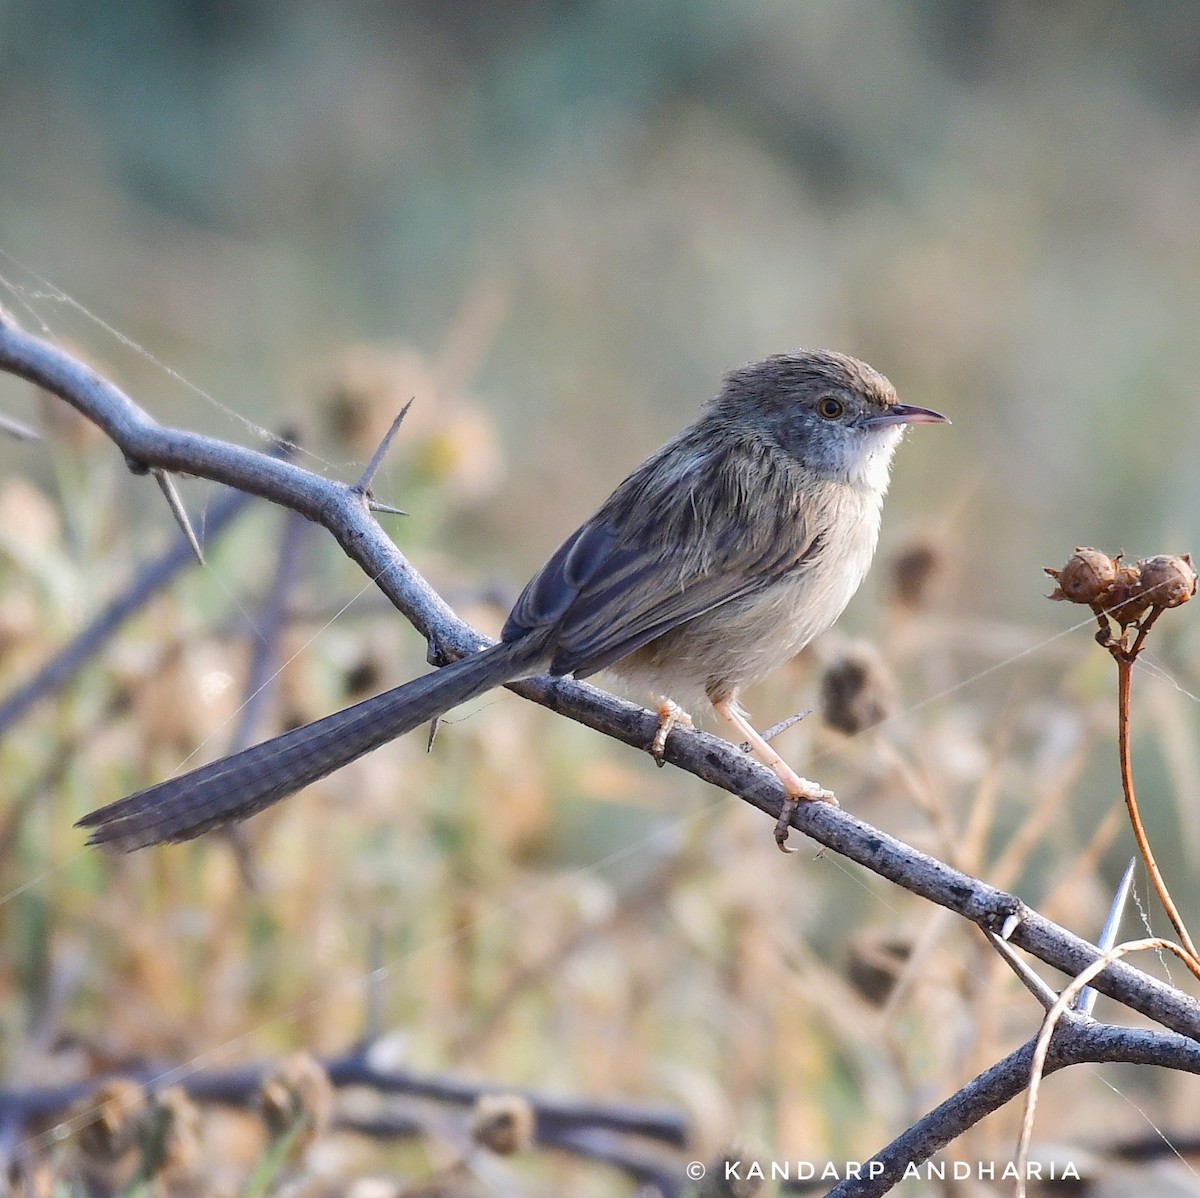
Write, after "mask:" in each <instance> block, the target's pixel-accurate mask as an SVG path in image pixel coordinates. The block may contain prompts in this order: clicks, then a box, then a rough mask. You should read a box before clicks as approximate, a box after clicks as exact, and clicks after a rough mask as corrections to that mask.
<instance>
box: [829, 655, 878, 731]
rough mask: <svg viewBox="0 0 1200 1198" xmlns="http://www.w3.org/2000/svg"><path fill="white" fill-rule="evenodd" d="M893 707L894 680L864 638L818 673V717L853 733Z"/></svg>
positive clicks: (839, 728) (871, 724)
mask: <svg viewBox="0 0 1200 1198" xmlns="http://www.w3.org/2000/svg"><path fill="white" fill-rule="evenodd" d="M895 710H896V683H895V680H894V679H893V677H892V672H891V670H890V669H888V666H887V663H886V662H885V661H884V660H883V658H882V657H880V655H879V652H878V650H877V649H876V648H875V647H874V646H873V645H871V644H869V643H867V642H866V641H858V642H855V643H854V644H850V645H847V646H846V648H845V649H844V650H843V651H842V652H841V653H839V654H838V655H837V656H836V657H835V658H834V659H833V660H832V661H831V662H830V663H829V665H828V666H827V667H826V669H825V673H824V674H823V675H822V677H821V718H822V719H823V720H824V721H825V723H826V724H828V725H829V727H831V728H836V729H837V730H838V731H839V732H844V733H845V734H846V735H847V736H855V735H857V734H858V733H859V732H862V731H864V730H865V729H867V728H871V727H873V726H874V725H875V724H878V723H881V722H882V721H883V720H886V719H887V718H888V716H890V715H891V714H892V713H893V712H894V711H895Z"/></svg>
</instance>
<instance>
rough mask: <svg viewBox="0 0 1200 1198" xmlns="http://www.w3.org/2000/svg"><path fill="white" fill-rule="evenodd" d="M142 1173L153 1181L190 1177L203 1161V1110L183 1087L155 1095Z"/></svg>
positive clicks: (146, 1125) (147, 1125)
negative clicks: (201, 1154)
mask: <svg viewBox="0 0 1200 1198" xmlns="http://www.w3.org/2000/svg"><path fill="white" fill-rule="evenodd" d="M141 1147H142V1170H143V1172H144V1173H145V1174H146V1175H147V1176H150V1177H154V1176H157V1175H159V1174H166V1175H170V1176H175V1177H178V1176H180V1175H184V1174H187V1173H190V1172H191V1171H192V1170H193V1169H194V1168H195V1167H196V1165H197V1164H198V1163H199V1160H200V1110H199V1108H198V1107H197V1106H196V1104H195V1103H194V1102H192V1100H191V1099H190V1098H189V1097H188V1096H187V1092H186V1091H185V1090H184V1089H183V1087H182V1086H170V1087H168V1088H167V1089H166V1090H163V1091H161V1093H158V1094H155V1095H154V1096H153V1098H152V1100H151V1105H150V1108H149V1110H148V1111H147V1113H146V1118H145V1120H144V1122H143V1130H142V1135H141Z"/></svg>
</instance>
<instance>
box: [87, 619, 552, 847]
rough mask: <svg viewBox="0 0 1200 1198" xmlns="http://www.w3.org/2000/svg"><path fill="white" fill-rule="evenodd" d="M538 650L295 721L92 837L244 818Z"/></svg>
mask: <svg viewBox="0 0 1200 1198" xmlns="http://www.w3.org/2000/svg"><path fill="white" fill-rule="evenodd" d="M543 663H544V655H543V654H542V653H541V652H539V651H537V649H536V647H535V646H533V645H531V644H530V643H529V641H528V640H527V639H522V640H520V641H514V642H510V643H502V644H499V645H496V646H494V647H492V648H490V649H485V650H484V651H483V652H482V653H477V654H474V655H472V656H470V657H465V658H463V659H462V660H460V661H456V662H453V663H452V664H451V665H448V666H445V667H443V668H442V669H440V670H435V671H434V672H433V673H432V674H424V675H422V676H421V677H420V678H415V679H413V681H411V682H406V683H405V684H404V685H403V686H398V687H396V688H395V689H394V690H390V691H386V692H384V693H383V694H382V695H376V696H375V697H374V698H372V699H365V700H364V701H363V702H361V703H356V704H355V705H354V706H353V707H347V708H346V709H345V710H344V711H338V712H335V713H334V714H333V715H329V716H326V717H325V718H324V719H322V720H317V721H315V722H314V723H311V724H305V725H303V727H300V728H293V729H292V730H291V731H290V732H285V733H283V734H282V735H281V736H277V737H275V738H274V739H273V740H268V741H264V742H263V743H262V744H259V745H254V746H253V747H251V748H249V749H244V750H243V751H242V752H240V753H234V754H233V755H231V756H229V757H223V758H221V759H220V760H219V761H214V762H211V763H210V764H208V765H203V766H201V767H200V768H199V769H195V770H192V771H191V772H190V773H187V774H183V775H182V776H180V777H178V778H168V779H167V780H166V781H165V782H159V783H158V784H157V785H155V786H150V787H147V788H146V789H145V790H140V791H138V792H137V793H136V794H132V795H130V796H129V797H128V798H125V799H120V800H118V801H117V802H115V803H110V804H109V805H108V806H107V807H101V808H99V809H98V810H96V811H93V812H91V813H90V814H88V815H85V816H84V817H83V818H82V819H81V820H80V821H79V823H78V825H77V826H79V827H84V828H88V829H90V830H91V836H90V837H89V839H88V843H89V844H95V845H109V846H112V847H113V848H117V849H121V850H123V851H125V852H130V851H132V850H133V849H140V848H144V847H145V846H147V845H152V844H164V843H167V842H175V841H183V840H191V839H193V838H194V837H196V836H200V835H202V834H203V833H205V832H209V831H212V830H213V829H214V828H219V827H221V826H222V825H223V824H228V823H233V822H235V821H237V820H244V819H248V818H249V817H250V816H252V815H255V814H257V813H258V812H259V811H262V810H263V809H264V808H266V807H269V806H270V805H271V804H272V803H277V802H278V801H279V800H280V799H283V798H286V797H287V796H288V795H290V794H294V793H295V792H296V791H298V790H300V789H301V788H302V787H305V786H307V785H309V783H311V782H316V781H317V780H318V779H319V778H324V777H325V776H326V775H327V774H331V773H333V772H334V770H337V769H340V768H341V767H342V766H343V765H348V764H349V763H350V762H351V761H354V760H356V759H357V758H359V757H361V756H363V754H364V753H369V752H370V751H371V750H372V749H377V748H378V747H379V746H380V745H382V744H385V743H386V742H387V741H389V740H394V739H395V738H396V737H397V736H400V735H402V734H403V733H405V732H409V731H411V730H412V729H413V728H416V727H419V726H420V725H421V724H423V723H425V722H427V721H428V720H431V719H433V718H434V717H435V716H438V715H441V714H442V713H443V712H445V711H449V710H450V708H452V707H454V706H456V705H457V704H459V703H464V702H466V701H467V700H468V699H471V698H474V696H476V695H478V694H481V693H482V692H483V691H486V690H490V689H491V688H492V687H495V686H502V685H503V684H504V683H505V682H509V681H511V680H512V679H514V678H518V677H522V676H524V675H526V674H529V673H532V672H533V671H534V670H536V669H537V668H539V666H540V665H542V664H543Z"/></svg>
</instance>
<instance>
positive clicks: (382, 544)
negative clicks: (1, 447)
mask: <svg viewBox="0 0 1200 1198" xmlns="http://www.w3.org/2000/svg"><path fill="white" fill-rule="evenodd" d="M0 370H4V371H7V372H9V373H12V374H14V375H17V376H20V377H22V378H25V379H27V380H29V381H30V382H33V383H35V384H36V385H38V386H40V387H43V388H44V389H46V390H48V391H51V392H53V393H54V394H56V395H58V396H60V397H61V398H63V399H64V400H66V401H67V402H68V403H70V404H72V405H73V406H74V407H75V408H76V409H78V410H79V411H80V412H81V413H83V414H84V415H85V416H87V417H88V418H89V419H91V420H92V421H94V422H95V423H96V424H97V425H98V426H99V427H100V428H101V429H103V430H104V432H105V433H107V435H108V436H109V437H110V438H111V439H112V440H113V442H114V443H115V444H116V446H117V447H118V448H119V449H120V451H121V452H122V453H123V454H124V456H125V458H126V460H127V461H128V462H129V464H130V466H131V468H132V469H134V470H135V471H138V472H144V471H147V470H164V471H179V472H186V473H188V474H191V475H196V476H199V477H202V478H207V479H211V480H213V481H216V482H221V483H224V484H226V485H227V486H230V487H234V488H237V489H239V490H242V491H245V492H248V493H250V494H253V495H256V496H259V497H261V498H263V499H266V500H269V501H270V502H273V503H276V504H279V505H281V506H283V507H285V508H289V509H291V510H292V511H295V512H298V513H300V514H301V515H303V516H305V517H307V518H308V519H310V520H313V521H315V522H317V523H319V524H321V525H322V526H323V527H324V528H326V529H327V530H328V531H329V532H330V533H331V534H332V535H333V536H334V538H335V539H336V540H337V542H338V543H339V544H340V545H341V546H342V548H343V550H344V551H345V552H346V554H347V555H348V556H349V557H350V558H351V559H352V560H353V561H355V562H356V563H357V564H358V565H359V566H360V567H361V568H362V569H363V570H364V572H365V573H366V574H367V575H368V577H370V578H371V579H373V580H374V581H375V582H376V584H377V585H378V586H379V588H380V590H381V591H382V592H383V593H384V594H385V595H386V596H387V598H388V599H389V600H390V601H391V602H392V603H393V604H394V606H395V607H396V608H397V609H398V610H399V611H400V612H401V613H402V614H403V615H404V616H405V617H406V618H407V619H408V620H409V622H410V623H411V624H412V625H413V626H414V627H415V628H416V629H417V630H418V631H419V632H420V633H421V635H422V636H424V637H425V638H426V641H427V644H428V657H429V660H430V661H431V662H434V663H441V662H444V661H447V660H450V659H453V658H456V657H459V656H461V655H463V654H466V653H470V652H474V651H477V650H478V649H479V648H480V647H482V646H483V645H485V644H487V643H488V642H487V640H486V638H484V637H483V636H481V634H480V633H478V632H477V631H476V630H475V629H474V628H472V627H471V626H470V625H468V624H466V623H464V622H463V621H461V620H459V619H458V618H457V617H456V616H455V614H454V612H453V611H452V609H451V608H450V607H449V605H448V604H447V603H446V602H445V601H444V600H443V598H442V597H441V596H440V595H439V594H438V593H437V592H436V591H435V590H434V589H433V588H432V587H431V586H430V584H429V583H428V582H427V581H426V579H425V578H424V577H423V576H422V575H421V574H420V573H419V572H418V571H417V570H416V569H415V568H414V567H413V566H412V564H411V563H410V562H409V561H408V560H407V558H406V557H405V556H404V555H403V554H402V553H401V552H400V550H399V549H398V548H397V547H396V546H395V545H394V544H393V543H392V541H391V540H390V538H389V537H388V536H387V535H386V534H385V533H384V531H383V529H382V528H381V527H380V526H379V524H378V522H377V521H376V519H375V518H374V515H373V514H372V501H371V499H370V496H369V494H368V493H367V492H366V491H365V490H364V489H363V488H361V487H359V486H356V485H346V484H343V483H340V482H336V481H333V480H330V479H327V478H324V477H322V476H320V475H319V474H316V473H314V472H312V471H310V470H306V469H304V468H302V467H300V466H298V465H295V464H293V463H291V462H285V461H280V460H278V459H276V458H272V457H270V456H268V455H266V454H264V453H260V452H257V451H255V450H251V449H246V448H242V447H240V446H236V445H231V444H229V443H227V442H224V441H220V440H218V439H215V438H212V437H206V436H202V435H200V434H197V433H192V432H187V431H185V430H180V429H172V428H167V427H164V426H163V425H161V424H159V423H158V422H157V421H155V420H154V419H153V418H152V417H150V416H149V415H148V414H147V413H146V412H144V411H143V410H142V409H141V408H140V407H139V406H138V405H137V404H136V403H134V401H133V400H131V399H130V398H129V397H128V396H126V395H125V394H124V393H123V392H121V391H120V390H118V389H117V388H116V387H115V386H113V385H112V384H111V383H109V382H107V381H106V380H104V379H103V378H101V377H100V376H99V375H98V374H96V373H95V372H94V371H92V370H91V369H90V368H88V367H87V366H85V365H83V364H81V363H80V362H78V361H77V360H75V359H74V358H72V357H71V356H70V355H68V354H67V353H65V352H63V351H62V350H61V349H59V348H57V347H55V346H53V345H51V344H49V343H48V342H46V341H43V340H41V339H39V338H37V337H34V336H31V335H30V334H28V333H26V332H24V331H23V330H21V329H20V328H19V327H18V326H17V325H16V323H15V322H14V321H13V320H12V318H11V317H10V316H9V315H8V314H7V313H5V312H4V311H3V309H0ZM509 689H510V690H512V691H514V692H515V693H516V694H518V695H520V696H522V697H523V698H526V699H529V700H531V701H533V702H536V703H539V704H541V705H542V706H544V707H547V708H549V709H550V710H552V711H555V712H557V713H559V714H561V715H564V716H567V717H568V718H570V719H572V720H575V721H577V722H579V723H581V724H584V725H586V726H588V727H590V728H593V729H594V730H596V731H598V732H600V733H602V734H604V735H606V736H609V737H612V738H613V739H615V740H619V741H621V742H623V743H625V744H628V745H631V746H633V747H634V748H638V749H643V750H644V749H646V748H647V747H648V746H649V745H650V743H651V740H652V737H653V734H654V732H655V729H656V727H657V717H656V716H655V715H654V713H652V712H649V711H647V710H644V709H642V708H640V707H638V706H636V705H634V704H631V703H628V702H625V701H623V700H621V699H618V698H616V697H614V696H612V695H609V694H607V693H605V692H603V691H600V690H597V689H596V688H594V687H591V686H589V685H587V684H585V683H581V682H576V681H574V680H571V679H562V678H558V679H555V678H549V677H538V678H532V679H527V680H524V681H521V682H516V683H513V684H511V685H510V686H509ZM665 756H666V760H667V761H669V762H671V764H673V765H675V766H677V767H678V768H680V769H683V770H686V771H688V772H689V773H692V774H694V775H695V776H697V777H699V778H702V779H704V780H705V781H707V782H710V783H712V784H713V785H715V786H717V787H719V788H721V789H723V790H725V791H727V792H728V793H730V794H733V795H736V796H737V797H739V798H741V799H742V800H743V801H744V802H747V803H749V804H751V805H752V806H754V807H756V808H758V809H759V810H761V811H763V812H765V813H766V814H768V815H769V816H771V817H772V819H774V818H777V817H778V815H779V813H780V810H781V808H782V805H783V802H784V791H783V787H782V786H781V785H780V783H779V782H778V781H777V779H776V778H775V776H774V775H773V774H772V773H771V772H770V771H769V770H767V769H765V768H764V767H761V766H759V765H757V764H756V763H755V762H754V761H753V760H752V759H750V758H749V757H748V756H747V755H746V754H744V753H742V752H740V751H739V750H738V749H737V747H736V746H734V745H732V744H730V743H729V742H727V741H724V740H721V739H719V738H717V737H714V736H711V735H708V734H706V733H703V732H698V731H678V732H675V733H673V734H672V735H671V737H670V738H669V739H668V741H667V746H666V755H665ZM792 826H793V827H795V828H796V829H797V830H798V831H800V832H803V833H804V834H806V835H808V836H810V837H811V838H812V839H814V840H816V841H817V842H818V843H820V844H822V845H824V846H825V847H826V848H828V849H831V850H833V851H834V852H837V853H839V854H841V855H842V856H844V857H846V858H848V859H850V860H852V861H855V862H857V863H858V864H860V865H862V866H864V867H865V868H866V869H868V870H870V871H872V872H874V873H876V874H878V875H879V876H880V877H883V878H886V879H888V880H889V881H891V882H894V883H895V884H896V885H898V886H901V887H903V888H904V889H906V890H908V891H910V892H911V893H913V894H916V895H919V896H921V897H923V898H926V899H928V900H929V901H931V902H934V903H937V904H939V905H941V906H942V907H945V908H947V909H948V910H950V911H953V912H956V913H957V914H959V915H961V916H962V917H963V918H965V919H967V920H970V921H971V922H973V923H975V924H977V925H979V926H980V927H981V928H983V929H984V930H985V931H993V932H995V931H1001V930H1003V931H1007V932H1011V935H1009V936H1008V937H1007V938H1008V939H1009V940H1010V942H1011V943H1012V944H1014V945H1016V946H1017V947H1020V948H1022V949H1024V950H1025V951H1027V952H1029V953H1032V954H1033V955H1034V956H1036V957H1038V958H1039V959H1041V960H1042V961H1044V962H1045V963H1046V964H1048V965H1052V966H1054V967H1055V968H1057V969H1059V970H1062V971H1063V972H1065V973H1066V974H1068V975H1071V976H1074V975H1077V974H1078V973H1080V972H1081V971H1082V970H1084V969H1085V968H1086V967H1087V966H1088V965H1090V964H1092V963H1093V962H1095V961H1096V960H1097V959H1098V958H1099V955H1100V954H1099V951H1098V950H1097V948H1096V947H1095V946H1094V945H1093V944H1090V943H1089V942H1087V941H1086V940H1084V939H1082V938H1080V937H1078V936H1076V935H1074V934H1073V933H1072V932H1070V931H1068V930H1067V929H1065V928H1063V927H1060V926H1059V925H1057V924H1055V923H1053V922H1051V921H1050V920H1048V919H1046V918H1044V917H1043V916H1041V915H1039V914H1038V913H1037V912H1036V911H1033V910H1031V909H1029V908H1027V907H1025V906H1024V904H1022V903H1021V901H1020V900H1019V899H1017V898H1016V897H1015V896H1013V895H1011V894H1007V893H1005V892H1003V891H1001V890H998V889H996V888H994V887H992V886H989V885H988V884H987V883H985V882H983V881H980V880H979V879H977V878H973V877H971V876H969V875H967V874H965V873H962V872H961V871H959V870H956V869H954V868H952V867H951V866H949V865H947V864H945V863H944V862H942V861H939V860H937V859H936V858H934V857H931V856H929V855H927V854H925V853H922V852H920V851H919V850H917V849H915V848H913V847H912V846H910V845H908V844H905V843H904V842H902V841H900V840H898V839H896V838H894V837H892V836H889V835H888V834H887V833H885V832H883V831H881V830H880V829H878V828H875V827H873V826H871V825H870V824H867V823H864V822H863V821H861V820H858V819H856V818H855V817H853V816H852V815H850V814H848V813H847V812H846V811H844V810H842V809H840V808H835V807H833V806H831V805H829V804H825V803H811V804H803V805H801V806H800V807H799V808H798V809H797V811H796V812H795V814H794V815H793V818H792ZM1093 985H1094V987H1095V988H1096V989H1097V990H1099V991H1101V992H1102V993H1104V994H1106V995H1108V996H1109V997H1111V998H1114V999H1116V1000H1117V1001H1119V1002H1122V1003H1124V1004H1125V1005H1127V1006H1129V1007H1130V1008H1132V1009H1133V1010H1136V1011H1138V1012H1140V1013H1141V1014H1143V1015H1145V1016H1148V1017H1149V1018H1150V1019H1153V1020H1155V1021H1157V1022H1158V1023H1160V1024H1162V1025H1163V1026H1164V1027H1166V1028H1169V1029H1170V1030H1171V1031H1173V1032H1176V1033H1178V1034H1179V1035H1180V1036H1182V1037H1188V1038H1190V1039H1191V1040H1200V1003H1198V1002H1196V1001H1195V1000H1194V999H1192V998H1190V997H1188V996H1187V995H1185V994H1184V993H1182V992H1181V991H1179V990H1177V989H1176V988H1174V987H1173V986H1169V985H1166V984H1164V983H1162V982H1159V981H1157V980H1155V979H1153V978H1151V977H1150V976H1148V975H1147V974H1145V973H1143V972H1141V971H1140V970H1138V969H1136V968H1134V967H1132V966H1130V965H1128V964H1126V963H1124V962H1120V961H1118V962H1113V963H1112V964H1110V965H1108V966H1107V968H1105V969H1104V971H1103V972H1102V973H1101V974H1099V975H1098V976H1097V977H1096V978H1095V979H1094V981H1093ZM1130 1034H1131V1033H1129V1032H1127V1031H1126V1030H1125V1029H1120V1028H1101V1027H1099V1026H1097V1027H1094V1028H1089V1029H1088V1035H1087V1036H1086V1037H1083V1038H1082V1039H1080V1038H1075V1039H1073V1038H1071V1037H1069V1036H1068V1037H1066V1038H1064V1039H1063V1040H1062V1041H1061V1043H1062V1045H1063V1047H1062V1049H1061V1051H1060V1054H1059V1056H1058V1057H1054V1058H1052V1061H1051V1065H1052V1066H1054V1065H1057V1066H1061V1065H1066V1064H1069V1063H1072V1062H1073V1061H1078V1060H1084V1059H1091V1060H1096V1059H1108V1058H1102V1057H1101V1056H1098V1055H1097V1054H1098V1053H1101V1052H1104V1053H1109V1054H1114V1053H1117V1052H1118V1051H1119V1048H1120V1045H1121V1044H1123V1043H1126V1042H1127V1041H1128V1037H1129V1036H1130ZM1079 1035H1082V1033H1079ZM1004 1064H1005V1063H1004V1062H1001V1064H1000V1065H997V1066H995V1067H994V1069H995V1070H1001V1069H1002V1068H1003V1066H1004ZM992 1072H993V1071H989V1075H990V1074H991V1073H992ZM989 1075H985V1076H989ZM1023 1084H1024V1083H1023ZM1013 1092H1014V1093H1015V1092H1017V1091H1015V1090H1014V1091H1013ZM1008 1097H1011V1094H1009V1095H1008ZM957 1098H958V1096H956V1099H955V1100H949V1105H950V1107H952V1108H953V1109H950V1110H946V1109H944V1108H946V1106H947V1104H943V1107H940V1108H938V1110H937V1111H935V1112H931V1114H930V1115H929V1116H927V1118H926V1120H923V1121H922V1123H921V1124H919V1125H917V1126H918V1127H922V1128H924V1133H923V1136H924V1138H920V1137H916V1138H913V1139H911V1140H908V1141H906V1144H907V1145H908V1147H906V1149H905V1151H908V1150H909V1147H911V1151H912V1153H913V1154H915V1156H910V1159H917V1160H922V1159H924V1158H925V1156H927V1155H928V1154H929V1153H930V1152H933V1151H936V1149H937V1148H938V1147H940V1146H941V1145H942V1144H944V1143H946V1142H947V1141H948V1140H949V1139H950V1138H952V1137H953V1136H955V1135H957V1134H959V1132H960V1131H961V1130H964V1129H965V1127H967V1126H970V1125H971V1123H973V1122H975V1121H977V1119H978V1118H981V1117H982V1116H983V1114H985V1113H986V1110H984V1109H983V1108H982V1107H980V1108H973V1107H970V1106H964V1105H963V1104H962V1103H961V1102H958V1101H956V1100H957ZM1004 1100H1007V1099H1006V1098H1005V1099H1003V1100H1002V1101H1004ZM984 1105H986V1106H987V1109H989V1110H990V1109H994V1106H995V1105H998V1103H997V1102H994V1101H993V1102H992V1103H991V1105H988V1104H984ZM973 1112H975V1113H973ZM964 1118H965V1119H966V1121H965V1122H964V1121H963V1120H964ZM915 1131H916V1128H914V1129H910V1133H912V1132H915ZM910 1133H906V1135H909V1134H910ZM897 1143H899V1141H897ZM885 1151H886V1150H885ZM842 1192H846V1193H849V1192H852V1191H842ZM879 1192H882V1191H879Z"/></svg>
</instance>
